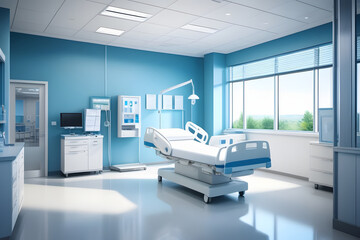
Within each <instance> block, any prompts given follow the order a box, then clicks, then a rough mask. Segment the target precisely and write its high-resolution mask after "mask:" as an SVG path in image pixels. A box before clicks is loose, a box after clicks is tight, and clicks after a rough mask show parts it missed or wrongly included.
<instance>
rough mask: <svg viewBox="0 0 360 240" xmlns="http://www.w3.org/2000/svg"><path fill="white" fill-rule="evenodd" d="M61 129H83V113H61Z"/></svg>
mask: <svg viewBox="0 0 360 240" xmlns="http://www.w3.org/2000/svg"><path fill="white" fill-rule="evenodd" d="M60 127H62V128H70V129H72V128H82V127H83V119H82V113H60Z"/></svg>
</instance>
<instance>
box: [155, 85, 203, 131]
mask: <svg viewBox="0 0 360 240" xmlns="http://www.w3.org/2000/svg"><path fill="white" fill-rule="evenodd" d="M190 83H191V86H192V94H191V95H190V96H189V97H188V99H189V100H191V105H195V102H196V100H199V96H198V95H196V94H195V87H194V83H193V80H192V79H190V80H189V81H186V82H183V83H180V84H177V85H175V86H172V87H169V88H167V89H164V90H162V91H161V92H160V95H163V94H164V93H167V92H170V91H172V90H175V89H178V88H181V87H183V86H186V85H188V84H190ZM159 114H160V115H159V128H161V106H159Z"/></svg>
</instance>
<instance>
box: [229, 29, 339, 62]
mask: <svg viewBox="0 0 360 240" xmlns="http://www.w3.org/2000/svg"><path fill="white" fill-rule="evenodd" d="M330 42H332V24H331V23H328V24H324V25H321V26H318V27H315V28H311V29H308V30H305V31H302V32H298V33H295V34H292V35H289V36H286V37H282V38H279V39H275V40H272V41H269V42H266V43H262V44H259V45H256V46H253V47H250V48H246V49H243V50H240V51H236V52H233V53H230V54H227V56H226V66H233V65H237V64H242V63H246V62H252V61H256V60H260V59H264V58H268V57H272V56H275V55H280V54H284V53H288V52H293V51H297V50H300V49H305V48H310V47H312V46H316V45H321V44H325V43H330Z"/></svg>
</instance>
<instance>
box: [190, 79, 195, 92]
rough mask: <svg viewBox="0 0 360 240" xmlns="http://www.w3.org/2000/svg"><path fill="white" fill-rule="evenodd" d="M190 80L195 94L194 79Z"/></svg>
mask: <svg viewBox="0 0 360 240" xmlns="http://www.w3.org/2000/svg"><path fill="white" fill-rule="evenodd" d="M190 81H191V86H192V90H193V95H194V94H195V87H194V83H193V81H192V79H190Z"/></svg>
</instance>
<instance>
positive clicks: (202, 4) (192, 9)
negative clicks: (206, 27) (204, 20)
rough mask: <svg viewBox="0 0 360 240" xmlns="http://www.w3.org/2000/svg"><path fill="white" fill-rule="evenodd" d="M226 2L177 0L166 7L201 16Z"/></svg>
mask: <svg viewBox="0 0 360 240" xmlns="http://www.w3.org/2000/svg"><path fill="white" fill-rule="evenodd" d="M227 4H228V3H227V2H225V1H223V2H216V1H210V0H196V1H194V0H178V1H176V2H175V3H174V4H172V5H171V6H169V7H168V9H172V10H176V11H179V12H184V13H190V14H194V15H199V16H202V15H204V14H207V13H209V12H211V11H212V10H215V9H217V8H219V7H222V6H225V5H227Z"/></svg>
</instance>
